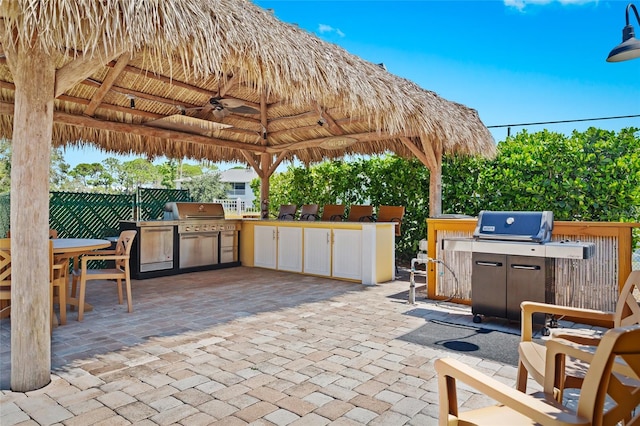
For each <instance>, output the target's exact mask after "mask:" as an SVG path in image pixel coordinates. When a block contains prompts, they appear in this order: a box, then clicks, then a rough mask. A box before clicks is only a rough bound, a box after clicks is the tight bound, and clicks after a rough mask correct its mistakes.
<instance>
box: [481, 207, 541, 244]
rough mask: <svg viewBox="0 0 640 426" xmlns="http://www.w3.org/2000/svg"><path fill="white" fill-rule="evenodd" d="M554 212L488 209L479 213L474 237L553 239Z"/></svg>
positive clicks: (537, 240) (487, 238) (537, 241)
mask: <svg viewBox="0 0 640 426" xmlns="http://www.w3.org/2000/svg"><path fill="white" fill-rule="evenodd" d="M552 230H553V212H551V211H540V212H526V211H487V210H482V211H481V212H480V214H479V215H478V224H477V226H476V229H475V231H474V232H473V237H474V238H475V239H476V240H500V241H529V242H536V243H547V242H549V241H551V231H552Z"/></svg>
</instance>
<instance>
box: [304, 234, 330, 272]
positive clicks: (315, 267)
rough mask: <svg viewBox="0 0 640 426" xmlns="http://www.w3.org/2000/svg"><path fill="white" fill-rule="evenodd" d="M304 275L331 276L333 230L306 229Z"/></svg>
mask: <svg viewBox="0 0 640 426" xmlns="http://www.w3.org/2000/svg"><path fill="white" fill-rule="evenodd" d="M303 266H304V273H305V274H314V275H326V276H329V275H331V230H330V229H323V228H305V230H304V262H303Z"/></svg>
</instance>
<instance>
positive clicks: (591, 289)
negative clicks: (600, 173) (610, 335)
mask: <svg viewBox="0 0 640 426" xmlns="http://www.w3.org/2000/svg"><path fill="white" fill-rule="evenodd" d="M476 223H477V219H475V218H472V219H432V218H430V219H427V250H428V251H427V254H428V256H429V257H430V258H433V259H438V260H440V261H442V263H440V262H435V263H434V262H432V263H428V264H427V297H428V298H430V299H436V300H438V299H439V300H443V299H451V300H452V301H454V302H456V303H463V304H471V297H472V295H471V266H472V262H471V253H468V252H454V251H444V250H442V243H441V241H442V240H443V239H446V238H460V237H462V238H465V237H468V238H471V237H472V235H473V231H474V229H475V227H476ZM553 226H554V227H553V237H552V240H554V241H557V240H571V241H578V240H579V241H582V242H593V243H594V244H595V245H596V253H595V256H594V257H592V258H591V259H586V260H575V259H556V261H555V274H554V275H555V291H556V303H558V304H561V305H565V306H576V307H582V308H590V309H599V310H606V311H612V310H615V304H616V300H617V297H618V292H619V291H620V289H621V288H622V285H623V284H624V282H625V280H626V279H627V276H628V275H629V273H630V272H631V270H632V263H631V262H632V260H631V256H632V249H633V248H632V235H631V234H632V229H633V228H635V227H640V223H621V222H563V221H556V222H554V224H553Z"/></svg>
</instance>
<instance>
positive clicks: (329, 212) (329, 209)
mask: <svg viewBox="0 0 640 426" xmlns="http://www.w3.org/2000/svg"><path fill="white" fill-rule="evenodd" d="M343 219H344V205H342V204H325V205H324V207H323V208H322V216H321V217H320V220H322V221H325V222H341V221H342V220H343Z"/></svg>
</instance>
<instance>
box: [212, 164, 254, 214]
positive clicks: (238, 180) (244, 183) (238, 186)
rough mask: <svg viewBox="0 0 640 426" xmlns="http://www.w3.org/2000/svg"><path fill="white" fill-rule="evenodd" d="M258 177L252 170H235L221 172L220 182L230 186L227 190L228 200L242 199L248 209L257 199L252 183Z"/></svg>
mask: <svg viewBox="0 0 640 426" xmlns="http://www.w3.org/2000/svg"><path fill="white" fill-rule="evenodd" d="M257 177H258V174H257V173H256V172H255V170H253V169H251V168H235V169H228V170H224V171H222V172H220V180H221V181H222V182H224V183H228V184H229V186H230V188H229V189H227V198H229V199H232V200H237V199H238V198H240V200H242V201H243V202H244V204H245V206H246V207H247V208H250V207H252V206H253V200H255V199H256V196H255V194H254V193H253V190H252V189H251V181H252V180H253V179H256V178H257Z"/></svg>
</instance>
